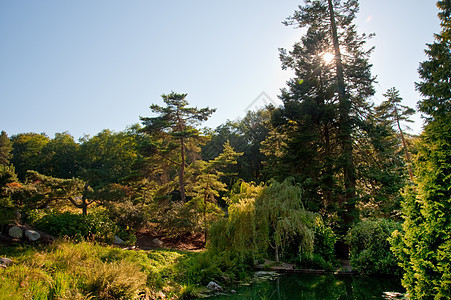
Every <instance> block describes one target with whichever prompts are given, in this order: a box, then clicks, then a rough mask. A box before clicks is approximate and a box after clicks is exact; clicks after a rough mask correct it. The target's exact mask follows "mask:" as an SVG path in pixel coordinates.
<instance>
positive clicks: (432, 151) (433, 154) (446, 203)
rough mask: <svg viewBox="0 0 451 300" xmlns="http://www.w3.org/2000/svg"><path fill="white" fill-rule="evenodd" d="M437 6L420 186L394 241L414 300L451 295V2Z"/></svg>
mask: <svg viewBox="0 0 451 300" xmlns="http://www.w3.org/2000/svg"><path fill="white" fill-rule="evenodd" d="M437 6H438V8H439V10H440V12H439V15H438V16H439V19H440V21H441V27H442V31H441V32H440V33H439V34H436V35H435V42H434V43H433V44H429V45H427V49H426V54H427V56H428V60H426V61H425V62H423V63H421V65H420V68H419V74H420V78H421V79H422V81H421V82H420V83H418V84H417V88H418V90H419V91H420V93H421V94H422V96H423V100H421V101H419V103H418V106H419V109H420V111H421V112H422V113H424V114H425V117H426V126H425V128H424V131H423V133H422V134H421V137H420V141H419V143H418V154H417V156H416V159H415V184H414V185H413V186H408V187H407V188H406V196H405V200H404V203H403V211H402V212H403V217H404V223H403V233H400V232H395V233H394V234H393V237H392V241H391V242H392V245H393V247H392V249H393V251H394V253H395V254H396V256H397V257H398V259H399V260H400V265H401V267H402V268H403V269H404V272H405V273H404V277H403V285H404V286H405V287H406V289H407V292H408V293H409V296H410V298H412V299H433V298H434V299H449V297H450V295H451V227H450V224H451V214H450V211H451V102H450V101H451V68H450V66H451V1H450V0H443V1H438V2H437Z"/></svg>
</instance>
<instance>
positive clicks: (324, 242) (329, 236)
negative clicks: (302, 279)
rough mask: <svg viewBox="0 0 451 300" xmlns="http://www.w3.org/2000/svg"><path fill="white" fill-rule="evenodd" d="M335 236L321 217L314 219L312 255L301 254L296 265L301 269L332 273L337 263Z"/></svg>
mask: <svg viewBox="0 0 451 300" xmlns="http://www.w3.org/2000/svg"><path fill="white" fill-rule="evenodd" d="M336 241H337V235H336V234H335V233H334V232H333V230H332V228H330V227H328V226H326V225H325V224H324V221H323V220H322V218H321V217H319V216H317V217H316V223H315V240H314V244H313V254H311V255H309V254H305V253H301V254H300V255H299V262H297V265H298V266H299V267H301V268H309V269H323V270H327V271H332V270H333V269H334V267H335V265H336V263H337V259H336V257H335V242H336Z"/></svg>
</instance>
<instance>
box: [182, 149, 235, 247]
mask: <svg viewBox="0 0 451 300" xmlns="http://www.w3.org/2000/svg"><path fill="white" fill-rule="evenodd" d="M241 155H243V153H237V152H235V150H233V148H232V147H231V146H230V143H229V142H228V141H227V142H226V143H225V144H224V150H223V152H222V153H221V154H220V155H219V156H218V157H216V158H215V159H212V160H209V161H203V160H198V161H196V162H195V163H193V164H192V165H191V167H192V171H191V172H192V174H191V175H192V177H193V178H192V180H193V183H192V184H191V185H190V186H189V187H188V190H189V191H188V196H192V197H193V198H192V200H190V201H189V202H188V203H187V204H192V205H194V206H195V207H196V208H197V211H198V212H200V213H201V214H202V220H203V221H202V223H203V226H202V227H203V231H204V234H205V243H206V242H207V224H208V223H209V222H208V220H207V213H208V212H211V213H214V212H216V213H218V212H221V210H220V209H219V207H217V206H216V199H218V198H219V196H220V195H219V193H220V192H225V191H227V189H226V186H227V185H226V184H225V183H223V182H221V181H220V178H221V177H222V176H224V175H225V174H224V173H223V172H221V171H220V170H221V169H223V168H225V167H227V166H228V165H231V164H236V159H237V158H238V157H239V156H241Z"/></svg>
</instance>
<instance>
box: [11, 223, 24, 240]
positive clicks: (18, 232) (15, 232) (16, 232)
mask: <svg viewBox="0 0 451 300" xmlns="http://www.w3.org/2000/svg"><path fill="white" fill-rule="evenodd" d="M8 234H9V236H10V237H12V238H15V239H20V238H22V236H23V231H22V228H20V227H19V226H16V225H14V226H12V227H11V228H10V229H9V230H8Z"/></svg>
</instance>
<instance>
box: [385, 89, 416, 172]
mask: <svg viewBox="0 0 451 300" xmlns="http://www.w3.org/2000/svg"><path fill="white" fill-rule="evenodd" d="M384 96H385V97H386V98H387V100H385V101H383V102H382V103H381V105H379V106H378V107H377V108H376V112H377V113H378V114H379V117H380V118H381V119H382V120H385V121H386V122H388V125H390V126H396V127H397V128H398V131H399V135H400V137H401V141H402V146H403V149H404V153H405V156H406V162H407V164H408V166H407V169H408V171H409V176H410V180H413V172H412V168H411V166H410V163H411V159H410V153H409V149H408V147H407V142H406V138H405V136H404V132H403V130H402V127H401V122H402V121H404V122H413V121H412V120H410V119H409V116H411V115H413V114H414V113H415V110H414V109H413V108H410V107H408V106H405V105H402V104H401V101H402V98H401V97H400V96H399V91H398V90H397V89H396V88H391V89H389V90H387V92H386V93H385V94H384ZM394 124H396V125H394Z"/></svg>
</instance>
